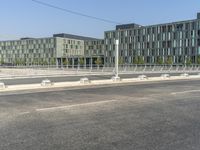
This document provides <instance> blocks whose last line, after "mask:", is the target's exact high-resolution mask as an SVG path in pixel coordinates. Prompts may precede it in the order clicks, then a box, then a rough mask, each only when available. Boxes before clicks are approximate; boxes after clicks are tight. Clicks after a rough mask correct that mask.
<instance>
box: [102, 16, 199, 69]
mask: <svg viewBox="0 0 200 150" xmlns="http://www.w3.org/2000/svg"><path fill="white" fill-rule="evenodd" d="M116 39H119V57H120V62H121V63H123V64H133V63H146V64H154V63H158V64H161V63H168V64H171V63H174V64H185V63H193V64H196V63H200V58H199V56H200V13H198V14H197V18H196V19H193V20H187V21H179V22H172V23H166V24H158V25H150V26H142V25H138V24H134V23H133V24H125V25H118V26H116V30H113V31H107V32H105V39H104V43H105V64H106V65H111V64H114V62H115V61H114V58H115V40H116Z"/></svg>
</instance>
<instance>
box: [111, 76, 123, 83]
mask: <svg viewBox="0 0 200 150" xmlns="http://www.w3.org/2000/svg"><path fill="white" fill-rule="evenodd" d="M111 80H112V81H113V82H119V81H121V78H120V77H116V76H113V77H112V78H111Z"/></svg>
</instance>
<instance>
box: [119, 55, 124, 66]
mask: <svg viewBox="0 0 200 150" xmlns="http://www.w3.org/2000/svg"><path fill="white" fill-rule="evenodd" d="M118 63H119V65H123V64H124V59H123V57H120V58H119V61H118Z"/></svg>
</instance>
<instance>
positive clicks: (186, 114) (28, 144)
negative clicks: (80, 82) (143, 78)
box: [0, 80, 200, 150]
mask: <svg viewBox="0 0 200 150" xmlns="http://www.w3.org/2000/svg"><path fill="white" fill-rule="evenodd" d="M199 85H200V80H188V81H168V82H157V83H148V84H147V83H140V84H139V83H138V84H135V83H134V85H130V84H129V85H120V86H119V85H112V86H106V87H91V88H80V89H73V90H69V89H65V88H63V89H58V90H57V91H45V92H34V91H29V92H30V93H23V92H22V93H19V92H17V94H14V93H4V95H1V96H0V149H1V150H27V149H28V150H199V147H200V140H199V139H200V118H199V116H200V109H199V107H200V100H199V97H200V88H199Z"/></svg>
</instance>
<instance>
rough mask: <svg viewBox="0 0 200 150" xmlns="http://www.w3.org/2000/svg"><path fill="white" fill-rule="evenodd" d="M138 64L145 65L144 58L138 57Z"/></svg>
mask: <svg viewBox="0 0 200 150" xmlns="http://www.w3.org/2000/svg"><path fill="white" fill-rule="evenodd" d="M138 64H144V59H143V57H142V56H139V57H138Z"/></svg>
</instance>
